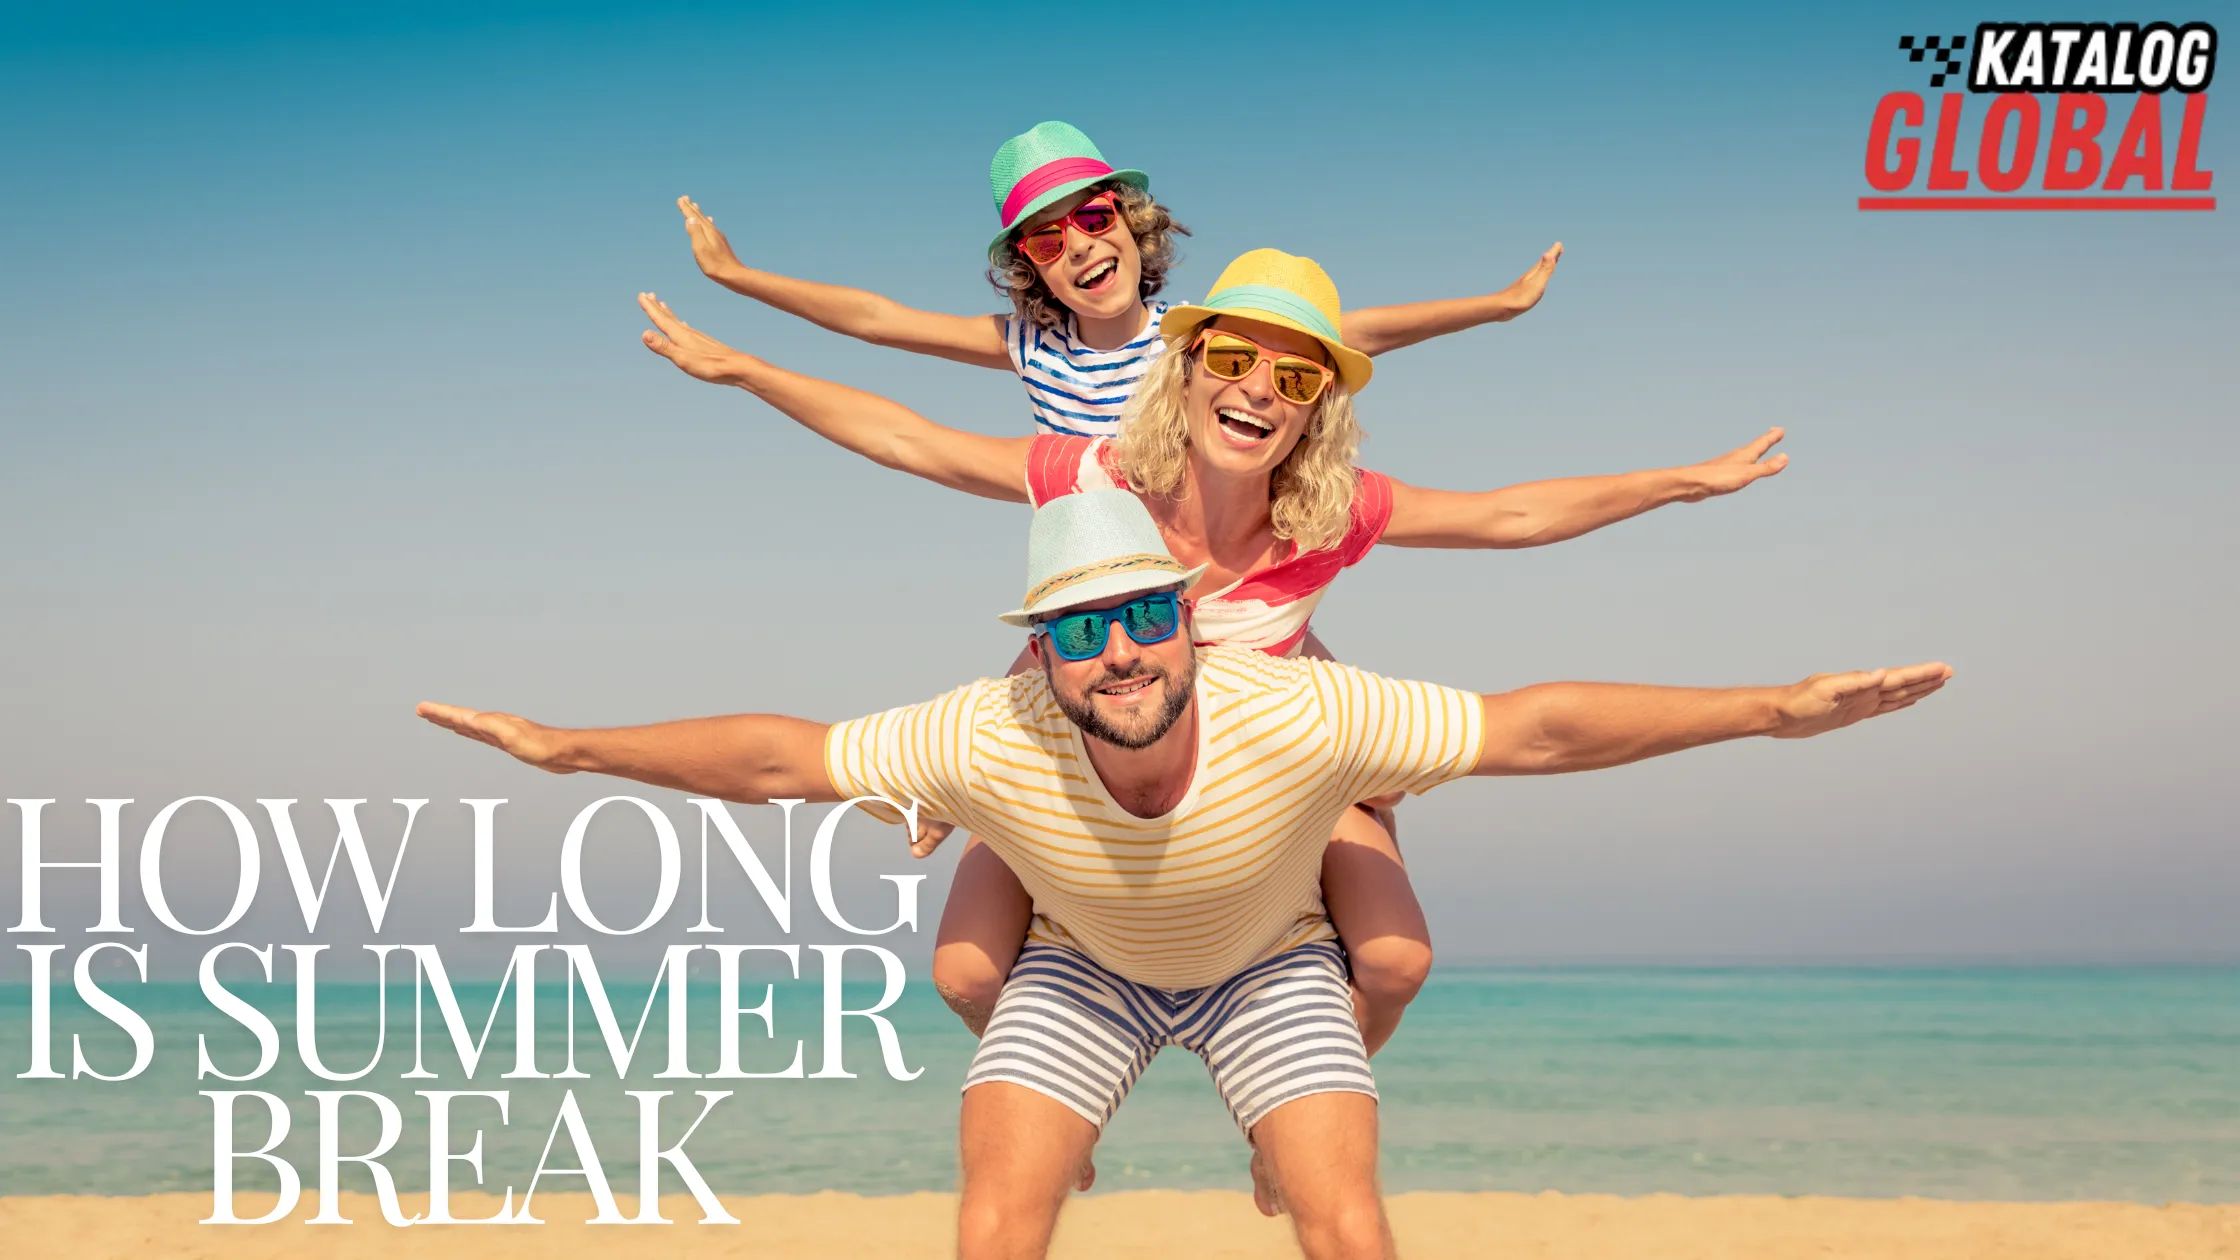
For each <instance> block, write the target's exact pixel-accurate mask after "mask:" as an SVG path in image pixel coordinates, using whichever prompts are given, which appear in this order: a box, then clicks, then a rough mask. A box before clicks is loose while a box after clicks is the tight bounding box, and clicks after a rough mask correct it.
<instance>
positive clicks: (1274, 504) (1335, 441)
mask: <svg viewBox="0 0 2240 1260" xmlns="http://www.w3.org/2000/svg"><path fill="white" fill-rule="evenodd" d="M1196 359H1197V356H1196V355H1195V354H1192V353H1191V352H1190V351H1189V350H1188V349H1187V348H1186V346H1185V345H1181V344H1177V345H1170V346H1168V348H1167V351H1166V353H1164V354H1162V355H1160V356H1159V357H1158V359H1156V360H1155V361H1153V363H1152V365H1151V370H1150V371H1148V372H1146V373H1145V374H1144V377H1143V382H1142V383H1141V384H1140V385H1138V386H1137V387H1136V392H1135V396H1134V397H1133V398H1130V399H1129V400H1128V405H1127V409H1126V410H1125V411H1124V412H1123V413H1122V416H1121V420H1120V436H1119V437H1118V438H1116V439H1115V440H1114V444H1115V446H1116V447H1117V448H1118V451H1119V467H1120V472H1121V475H1122V476H1124V477H1126V478H1127V479H1128V484H1129V485H1131V486H1134V487H1135V488H1136V489H1137V490H1139V491H1142V492H1143V493H1145V494H1156V495H1160V496H1163V497H1166V498H1170V499H1171V498H1176V497H1178V496H1180V494H1181V493H1182V481H1183V468H1184V466H1185V465H1186V464H1187V463H1188V462H1189V459H1190V419H1189V415H1188V414H1187V412H1186V410H1185V407H1184V403H1183V391H1184V387H1185V386H1187V385H1188V384H1189V381H1190V376H1191V373H1192V371H1193V364H1194V362H1195V360H1196ZM1360 449H1361V422H1360V421H1359V420H1356V419H1355V418H1354V414H1353V391H1351V390H1349V389H1347V388H1346V387H1345V385H1344V384H1343V383H1342V382H1340V381H1332V382H1330V385H1329V387H1328V388H1327V389H1325V390H1324V391H1323V393H1322V398H1321V399H1320V400H1319V401H1317V402H1316V404H1315V409H1314V417H1313V419H1311V420H1309V421H1308V422H1307V431H1306V433H1305V434H1303V435H1301V436H1300V438H1299V444H1298V445H1297V446H1294V447H1292V448H1291V453H1290V454H1289V455H1286V456H1284V457H1283V462H1282V463H1280V464H1278V465H1276V470H1275V472H1274V474H1273V475H1272V476H1271V477H1270V479H1269V482H1268V515H1269V517H1270V518H1271V519H1272V520H1273V522H1274V524H1275V535H1276V537H1278V538H1288V539H1290V540H1292V541H1293V542H1295V543H1297V544H1298V546H1299V550H1300V551H1301V552H1309V551H1321V550H1323V549H1325V548H1328V547H1335V546H1337V545H1338V543H1339V542H1341V541H1343V540H1344V538H1345V536H1346V531H1347V529H1348V528H1349V527H1350V526H1351V525H1352V523H1353V490H1354V481H1355V479H1356V476H1357V473H1356V472H1355V469H1354V466H1353V460H1354V455H1355V454H1356V453H1357V452H1358V451H1359V450H1360Z"/></svg>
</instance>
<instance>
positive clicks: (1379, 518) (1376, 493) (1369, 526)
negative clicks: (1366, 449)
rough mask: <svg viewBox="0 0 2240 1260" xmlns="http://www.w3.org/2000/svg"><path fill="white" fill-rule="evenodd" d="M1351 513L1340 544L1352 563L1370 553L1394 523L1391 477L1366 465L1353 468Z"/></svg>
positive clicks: (1342, 551)
mask: <svg viewBox="0 0 2240 1260" xmlns="http://www.w3.org/2000/svg"><path fill="white" fill-rule="evenodd" d="M1351 515H1352V519H1351V521H1350V522H1349V523H1348V524H1347V526H1346V536H1345V539H1344V541H1342V542H1341V543H1339V545H1338V548H1339V551H1340V552H1341V553H1342V555H1343V557H1344V560H1345V563H1347V564H1349V565H1350V564H1353V563H1354V562H1355V561H1357V560H1359V559H1361V557H1363V556H1365V555H1367V554H1369V549H1370V548H1371V547H1374V546H1376V545H1377V540H1378V539H1380V538H1382V537H1384V531H1385V527H1386V526H1388V525H1390V524H1392V478H1390V477H1387V476H1385V475H1384V474H1383V473H1381V472H1374V471H1372V470H1370V469H1367V468H1356V469H1354V470H1353V505H1352V511H1351Z"/></svg>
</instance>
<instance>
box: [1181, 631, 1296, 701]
mask: <svg viewBox="0 0 2240 1260" xmlns="http://www.w3.org/2000/svg"><path fill="white" fill-rule="evenodd" d="M1312 664H1314V662H1313V661H1312V660H1310V659H1309V658H1307V657H1304V656H1271V655H1269V654H1268V653H1266V652H1263V651H1261V650H1260V649H1258V648H1246V647H1230V646H1229V645H1227V644H1221V643H1216V644H1211V645H1209V646H1206V647H1201V648H1199V649H1198V676H1199V678H1200V679H1201V680H1202V682H1203V685H1204V686H1205V689H1206V693H1207V695H1208V696H1219V695H1231V694H1235V695H1242V694H1246V693H1250V692H1255V691H1297V690H1300V689H1301V688H1304V687H1307V686H1310V685H1312V682H1313V678H1314V676H1313V674H1312V673H1311V672H1310V671H1309V669H1308V666H1310V665H1312Z"/></svg>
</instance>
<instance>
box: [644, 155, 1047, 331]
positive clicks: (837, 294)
mask: <svg viewBox="0 0 2240 1260" xmlns="http://www.w3.org/2000/svg"><path fill="white" fill-rule="evenodd" d="M677 208H678V209H680V210H682V211H684V230H685V232H686V234H688V235H689V236H691V238H692V260H693V261H694V262H696V263H699V264H700V270H701V271H702V272H704V273H705V274H706V275H707V277H708V278H709V279H710V280H713V281H715V282H716V283H717V284H720V285H722V286H723V287H724V288H726V289H729V290H731V291H732V292H734V293H739V294H744V295H745V296H747V297H751V298H753V299H754V300H755V301H757V302H762V303H766V304H768V305H770V306H775V307H777V308H778V309H779V310H781V311H784V312H785V313H786V314H788V315H798V316H800V317H801V318H803V319H805V320H808V321H809V322H810V323H812V324H815V325H817V326H818V327H819V328H829V329H831V330H832V331H833V332H836V333H844V334H846V335H847V336H850V337H854V338H856V339H857V340H859V341H868V342H870V343H871V344H872V345H875V346H892V347H894V348H895V349H897V350H911V351H915V352H916V353H918V354H930V355H933V356H935V357H936V358H942V359H954V360H956V361H957V362H959V363H970V364H972V365H973V366H975V367H985V368H1002V369H1003V370H1005V371H1009V370H1010V369H1011V354H1010V352H1009V351H1008V350H1006V349H1005V348H1004V342H1003V316H1001V315H943V314H940V313H939V312H936V311H920V310H914V309H912V308H910V307H907V306H904V305H903V304H902V303H900V302H897V301H895V300H894V299H892V298H887V297H881V296H879V295H878V294H876V293H867V292H865V291H864V290H862V289H850V288H845V287H843V286H841V285H837V284H818V283H817V282H816V281H814V280H795V279H793V278H791V277H789V276H781V275H775V274H772V273H771V272H767V271H757V270H755V269H754V268H752V267H749V266H747V265H746V264H745V263H743V262H740V261H739V256H738V255H737V254H735V253H733V252H732V250H731V242H730V241H728V240H726V239H724V235H723V233H721V232H719V231H717V230H716V225H715V220H713V219H710V218H709V217H708V216H707V215H705V214H703V213H701V210H700V207H699V206H697V205H694V204H693V201H692V199H691V198H690V197H679V198H677Z"/></svg>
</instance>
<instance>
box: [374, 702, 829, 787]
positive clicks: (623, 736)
mask: <svg viewBox="0 0 2240 1260" xmlns="http://www.w3.org/2000/svg"><path fill="white" fill-rule="evenodd" d="M414 712H416V713H418V714H419V715H420V716H421V717H423V718H426V719H427V720H428V721H430V722H433V723H435V724H436V725H437V726H440V727H443V728H444V729H445V730H448V731H455V732H457V733H458V734H461V735H464V736H466V737H467V738H468V739H473V740H480V741H481V742H483V743H485V744H488V745H490V746H491V747H493V748H497V749H500V750H502V751H504V752H507V753H511V754H512V755H513V756H515V757H517V758H519V759H520V760H522V761H525V762H527V763H529V764H530V765H532V766H535V767H536V768H538V769H539V770H549V771H551V772H552V773H554V774H574V773H576V772H578V771H583V772H586V773H590V774H611V775H614V776H615V777H616V778H621V779H632V780H635V781H637V782H639V783H650V784H652V785H654V786H655V787H665V788H675V789H676V790H678V791H680V792H691V793H694V794H696V795H699V796H712V797H714V798H716V799H717V800H724V801H736V802H738V803H739V804H742V805H763V804H767V803H769V802H770V801H773V800H804V801H836V800H839V799H840V796H839V793H837V792H835V791H833V788H832V780H831V779H830V778H828V777H826V775H825V770H824V734H825V731H826V730H827V729H828V728H827V727H826V726H825V725H824V724H823V723H821V722H804V721H802V720H801V719H800V718H790V717H779V716H776V715H774V714H768V713H742V714H739V715H737V716H735V717H712V718H691V719H688V720H686V721H682V722H662V723H659V724H658V725H654V726H619V727H613V728H609V729H606V730H564V729H562V728H560V727H556V726H539V725H538V724H536V723H535V722H531V721H529V720H528V719H527V718H519V717H515V716H514V715H513V714H511V713H485V712H480V711H477V710H474V709H467V708H461V707H460V706H458V705H455V704H435V703H427V704H422V705H421V706H420V707H419V708H418V709H416V710H414Z"/></svg>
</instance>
